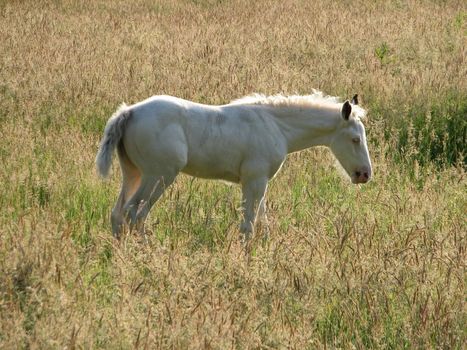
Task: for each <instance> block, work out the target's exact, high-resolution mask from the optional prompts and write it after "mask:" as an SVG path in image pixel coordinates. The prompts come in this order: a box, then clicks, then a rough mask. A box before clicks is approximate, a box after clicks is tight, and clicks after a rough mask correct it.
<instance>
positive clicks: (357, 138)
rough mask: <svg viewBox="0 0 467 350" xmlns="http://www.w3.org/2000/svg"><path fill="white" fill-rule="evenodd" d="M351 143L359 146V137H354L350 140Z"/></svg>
mask: <svg viewBox="0 0 467 350" xmlns="http://www.w3.org/2000/svg"><path fill="white" fill-rule="evenodd" d="M352 142H353V143H355V144H359V143H360V137H354V138H353V139H352Z"/></svg>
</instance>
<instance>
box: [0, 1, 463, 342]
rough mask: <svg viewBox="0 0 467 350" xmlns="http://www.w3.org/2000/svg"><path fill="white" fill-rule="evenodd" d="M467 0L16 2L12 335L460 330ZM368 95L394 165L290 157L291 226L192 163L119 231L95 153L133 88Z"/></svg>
mask: <svg viewBox="0 0 467 350" xmlns="http://www.w3.org/2000/svg"><path fill="white" fill-rule="evenodd" d="M466 10H467V8H466V6H465V2H463V1H449V0H447V1H351V2H348V1H327V0H317V1H298V0H297V1H291V0H287V1H262V0H261V1H236V0H235V1H221V0H219V1H214V0H212V1H209V0H206V1H203V0H199V1H183V0H181V1H175V0H173V1H148V0H141V1H89V2H88V1H5V0H1V1H0V160H1V166H0V205H1V208H2V209H1V210H0V348H2V349H16V348H23V349H54V348H67V349H74V348H78V349H90V348H107V349H115V348H121V349H129V348H141V349H142V348H145V349H150V348H172V349H187V348H191V349H209V348H212V349H229V348H232V349H271V348H274V349H285V348H294V349H316V348H342V349H367V348H382V349H402V348H406V349H413V348H433V349H435V348H436V349H440V348H442V349H461V348H463V346H464V345H465V342H466V329H467V326H466V323H467V317H466V303H465V302H466V286H465V283H466V271H465V268H466V265H465V263H466V231H467V225H466V212H467V191H466V190H467V188H466V187H467V186H466V184H467V181H466V176H465V169H466V164H467V162H466V156H467V151H466V147H465V145H466V123H467V121H466V115H467V86H466V81H467V79H466V77H467V62H466V44H467V41H466V38H467V11H466ZM312 88H318V89H321V90H323V91H325V92H326V93H328V94H331V95H337V96H342V97H344V98H348V97H350V96H352V95H353V94H354V93H358V94H359V95H360V99H361V103H362V105H363V106H364V107H366V108H367V109H368V110H369V118H368V120H367V121H366V125H367V134H368V137H369V148H370V153H371V157H372V160H373V163H374V178H373V180H372V181H371V183H369V184H367V185H365V186H352V185H350V184H349V183H347V181H346V180H345V179H343V178H342V177H341V176H340V175H339V172H338V171H336V169H335V167H334V160H333V158H332V156H331V155H330V153H329V152H328V151H327V150H324V149H313V150H307V151H304V152H301V153H299V154H293V155H291V156H290V157H289V158H288V160H287V161H286V164H285V165H284V167H283V168H282V171H281V173H280V174H279V175H278V176H277V177H276V178H275V179H274V180H273V181H272V183H271V184H270V188H269V193H268V210H269V220H270V229H271V236H270V239H269V240H268V241H267V242H263V241H262V240H261V239H259V238H257V239H255V240H254V241H253V243H252V249H251V251H248V252H245V251H244V249H243V247H242V246H241V245H240V244H239V242H238V230H237V226H238V224H239V222H240V214H239V209H238V208H239V206H240V203H239V201H240V190H239V188H237V187H236V186H226V185H225V184H223V183H219V182H215V181H211V182H210V181H204V180H199V179H191V178H189V177H186V176H180V177H179V179H178V181H177V182H176V183H175V184H174V185H173V186H172V187H171V189H170V190H169V191H167V194H166V195H165V196H164V198H163V199H162V200H161V201H160V203H158V204H157V205H156V206H155V208H154V209H153V211H152V212H151V214H150V218H149V220H148V223H147V227H148V229H149V232H150V234H149V242H148V243H147V244H144V243H142V242H140V240H139V239H138V237H137V236H135V235H127V236H125V237H124V239H123V240H122V242H120V243H118V242H116V241H115V240H114V239H113V238H112V236H111V234H110V228H109V213H110V209H111V207H112V206H113V203H114V201H115V200H116V197H117V195H118V191H119V184H120V173H119V169H118V166H117V164H114V166H113V176H112V178H111V180H110V181H107V182H102V181H101V180H100V179H99V178H98V177H97V175H96V171H95V169H94V157H95V154H96V152H97V146H98V142H99V139H100V137H101V135H102V132H103V128H104V126H105V122H106V121H107V119H108V117H109V116H110V115H111V114H112V113H113V111H114V110H115V109H116V108H117V106H118V105H119V104H120V103H121V102H122V101H126V102H127V103H134V102H137V101H139V100H141V99H144V98H146V97H148V96H150V95H153V94H171V95H176V96H179V97H183V98H187V99H191V100H195V101H198V102H203V103H212V104H221V103H227V102H228V101H230V100H231V99H235V98H238V97H241V96H243V95H245V94H250V93H252V92H261V93H266V94H275V93H278V92H282V93H285V94H295V93H298V94H307V93H310V92H311V89H312Z"/></svg>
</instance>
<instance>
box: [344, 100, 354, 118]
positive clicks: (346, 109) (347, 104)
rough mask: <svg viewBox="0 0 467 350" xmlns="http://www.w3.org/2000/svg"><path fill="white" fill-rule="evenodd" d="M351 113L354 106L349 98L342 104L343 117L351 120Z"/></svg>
mask: <svg viewBox="0 0 467 350" xmlns="http://www.w3.org/2000/svg"><path fill="white" fill-rule="evenodd" d="M350 113H352V106H351V105H350V102H349V100H346V101H345V102H344V104H343V105H342V117H343V118H344V119H345V120H349V118H350Z"/></svg>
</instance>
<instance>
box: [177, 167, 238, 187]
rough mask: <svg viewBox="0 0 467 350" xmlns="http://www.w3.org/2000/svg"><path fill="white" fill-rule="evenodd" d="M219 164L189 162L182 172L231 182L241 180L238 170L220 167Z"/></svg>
mask: <svg viewBox="0 0 467 350" xmlns="http://www.w3.org/2000/svg"><path fill="white" fill-rule="evenodd" d="M218 165H219V164H193V163H190V162H189V163H188V164H187V165H186V166H185V168H183V169H182V172H183V173H185V174H188V175H191V176H195V177H200V178H203V179H217V180H224V181H229V182H234V183H238V182H240V176H239V174H238V172H236V171H234V170H233V169H229V167H219V166H218Z"/></svg>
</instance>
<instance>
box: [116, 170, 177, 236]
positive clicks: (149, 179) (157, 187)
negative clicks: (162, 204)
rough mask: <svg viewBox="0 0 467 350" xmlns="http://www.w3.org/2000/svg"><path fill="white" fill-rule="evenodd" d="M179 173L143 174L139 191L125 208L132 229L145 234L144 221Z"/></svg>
mask: <svg viewBox="0 0 467 350" xmlns="http://www.w3.org/2000/svg"><path fill="white" fill-rule="evenodd" d="M177 173H178V172H175V171H160V172H158V173H157V174H149V175H146V174H143V177H142V179H141V183H140V185H139V188H138V190H137V191H136V193H135V194H134V195H133V196H132V197H131V198H130V200H129V201H127V203H126V204H125V206H124V212H125V213H126V215H127V219H128V221H129V224H130V229H133V228H135V227H136V229H137V230H138V231H139V232H140V233H141V234H143V233H144V221H145V220H146V217H147V216H148V214H149V211H150V210H151V208H152V206H153V205H154V203H156V201H157V200H158V199H159V198H160V197H161V196H162V194H163V193H164V191H165V189H166V188H167V187H169V186H170V185H171V184H172V182H173V181H174V180H175V177H176V176H177Z"/></svg>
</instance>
